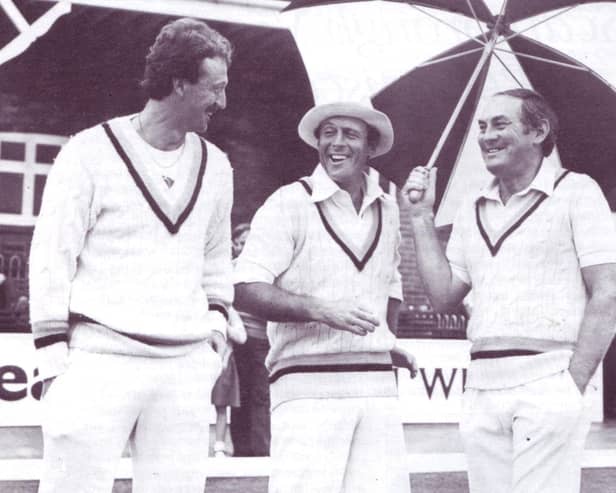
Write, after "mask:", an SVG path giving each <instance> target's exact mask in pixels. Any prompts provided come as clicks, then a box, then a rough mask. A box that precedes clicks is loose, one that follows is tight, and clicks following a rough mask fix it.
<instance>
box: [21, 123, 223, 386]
mask: <svg viewBox="0 0 616 493" xmlns="http://www.w3.org/2000/svg"><path fill="white" fill-rule="evenodd" d="M129 118H130V117H129V116H125V117H119V118H115V119H113V120H111V121H110V122H108V125H103V126H102V125H97V126H95V127H93V128H90V129H87V130H84V131H82V132H80V133H78V134H77V135H75V136H74V137H72V138H71V139H70V140H69V142H68V143H67V144H66V145H65V146H64V147H63V149H62V150H61V152H60V153H59V155H58V157H57V159H56V162H55V164H54V166H53V168H52V169H51V172H50V174H49V177H48V181H47V186H46V188H45V192H44V197H43V203H42V207H41V212H40V215H39V218H38V220H37V224H36V227H35V231H34V235H33V240H32V247H31V254H30V310H31V313H30V315H31V323H32V331H33V334H34V339H35V345H36V347H37V349H38V351H37V353H38V354H39V369H40V372H41V376H42V377H43V378H45V377H48V376H53V375H56V374H58V373H61V372H62V371H63V369H64V368H65V365H66V357H67V343H68V344H70V345H71V346H73V345H77V346H79V347H81V348H85V349H89V350H92V351H98V352H120V353H123V352H125V353H126V354H137V355H147V356H151V355H156V356H165V355H175V354H178V352H180V353H181V351H182V349H181V348H183V347H186V348H188V347H190V346H191V345H192V344H195V343H200V342H202V341H204V340H205V339H206V338H207V337H208V336H209V334H210V332H211V330H220V331H222V332H224V331H225V328H226V324H225V321H224V319H223V318H222V317H221V316H220V313H218V312H215V311H211V310H209V304H213V303H217V304H221V305H223V306H224V305H226V306H228V305H230V304H231V302H232V299H233V286H232V280H231V272H232V265H231V258H230V252H231V239H230V210H231V205H232V200H233V198H232V197H233V190H232V188H233V185H232V170H231V167H230V164H229V161H228V159H227V157H226V155H225V154H224V153H223V152H222V151H221V150H220V149H218V148H217V147H216V146H214V145H213V144H211V143H209V142H206V141H204V140H202V139H200V138H199V137H198V136H197V135H196V134H187V136H186V139H187V140H186V146H187V148H186V153H188V154H189V155H190V156H191V161H190V163H189V166H190V170H189V179H188V180H186V185H185V189H184V190H183V192H182V196H181V197H180V199H179V200H177V201H176V202H175V203H173V204H171V203H169V201H168V200H166V199H165V197H164V195H162V194H161V193H160V188H159V187H157V186H155V184H153V183H152V182H151V176H150V174H149V173H148V172H147V168H146V166H147V164H146V163H145V162H144V159H147V156H144V155H142V154H140V153H139V152H137V151H135V146H134V145H133V144H134V143H132V142H131V139H132V138H134V135H133V134H131V132H129V131H127V127H126V126H127V125H130V121H129ZM72 320H77V322H75V323H73V322H72ZM79 320H81V321H79ZM84 320H85V321H84ZM122 341H126V343H127V344H126V345H125V347H123V346H122ZM150 347H151V348H156V351H154V352H153V353H152V354H150V353H149V351H148V349H147V348H150ZM142 352H143V353H144V354H140V353H142Z"/></svg>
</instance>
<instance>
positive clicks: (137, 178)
mask: <svg viewBox="0 0 616 493" xmlns="http://www.w3.org/2000/svg"><path fill="white" fill-rule="evenodd" d="M103 129H104V130H105V133H106V134H107V137H109V140H110V141H111V144H112V145H113V147H114V149H115V150H116V152H117V153H118V155H119V156H120V158H121V159H122V161H124V164H125V165H126V168H127V169H128V172H129V173H130V175H131V177H132V178H133V181H134V182H135V184H136V185H137V188H139V190H140V191H141V194H142V195H143V197H144V198H145V200H146V202H147V203H148V205H149V206H150V208H151V209H152V212H154V214H155V215H156V217H158V219H159V220H160V221H161V222H162V223H163V224H164V226H165V228H167V231H169V233H171V234H173V235H174V234H176V233H177V232H178V231H179V230H180V228H181V226H182V224H184V221H186V219H187V218H188V216H189V215H190V213H191V212H192V210H193V208H194V206H195V203H196V202H197V198H198V196H199V192H200V191H201V185H202V184H203V175H204V174H205V168H206V166H207V147H206V145H205V142H204V141H203V139H199V141H200V142H201V164H200V166H199V172H198V174H197V180H196V182H195V187H194V189H193V192H192V195H191V197H190V200H189V201H188V203H187V204H186V207H184V210H182V212H181V213H180V215H179V216H178V218H177V220H176V221H175V222H174V221H173V220H172V219H171V218H169V216H167V214H165V212H164V211H163V210H162V208H161V206H160V204H159V203H158V202H157V201H156V199H155V198H154V196H153V195H152V193H151V192H150V190H149V189H148V187H147V185H146V184H145V182H144V180H143V178H142V177H141V175H140V174H139V172H138V171H137V168H136V167H135V165H134V164H133V163H132V161H131V159H130V158H129V157H128V154H127V153H126V152H125V150H124V149H123V147H122V145H121V144H120V142H119V141H118V139H117V137H116V135H115V134H114V133H113V130H111V127H110V126H109V123H108V122H105V123H103Z"/></svg>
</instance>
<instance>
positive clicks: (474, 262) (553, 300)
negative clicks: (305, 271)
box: [403, 89, 616, 493]
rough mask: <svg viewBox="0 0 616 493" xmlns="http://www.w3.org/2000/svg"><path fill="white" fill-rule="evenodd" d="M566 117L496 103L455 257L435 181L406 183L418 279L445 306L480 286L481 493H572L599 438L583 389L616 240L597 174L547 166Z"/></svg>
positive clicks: (475, 348) (462, 214) (475, 484)
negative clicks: (441, 232) (439, 225)
mask: <svg viewBox="0 0 616 493" xmlns="http://www.w3.org/2000/svg"><path fill="white" fill-rule="evenodd" d="M557 132H558V119H557V117H556V115H555V113H554V111H553V110H552V109H551V108H550V106H549V105H548V103H547V102H546V101H545V99H544V98H543V97H542V96H541V95H539V94H537V93H536V92H534V91H531V90H528V89H513V90H508V91H504V92H500V93H497V94H496V95H494V96H493V97H492V98H491V99H490V100H489V102H488V104H486V105H485V109H484V110H483V112H482V113H481V116H480V117H479V146H480V148H481V152H482V155H483V159H484V161H485V164H486V167H487V169H488V171H490V173H492V174H493V175H494V179H493V180H492V182H491V183H489V184H488V185H487V186H486V187H485V188H483V189H482V190H481V191H480V192H479V193H476V194H473V195H471V196H470V197H468V200H466V201H465V202H464V204H463V205H462V207H461V209H460V211H459V213H458V215H457V217H456V218H455V220H454V223H453V231H452V233H451V238H450V240H449V244H448V246H447V251H446V253H445V252H443V251H442V250H441V248H440V244H439V242H438V240H437V237H436V232H435V229H434V222H433V211H432V208H433V205H434V176H435V175H434V174H433V175H432V177H430V176H429V173H428V171H427V170H426V169H425V168H422V167H419V168H415V169H414V170H413V171H412V172H411V174H410V176H409V179H408V181H407V183H406V185H405V188H404V190H403V196H405V197H409V195H407V193H409V192H412V191H414V192H415V193H414V194H412V195H410V198H409V200H408V202H409V203H408V205H409V208H410V213H411V224H412V227H413V231H414V237H415V246H416V249H417V261H418V265H419V270H420V273H421V276H422V279H423V280H424V284H425V286H426V288H427V290H428V293H429V296H430V299H431V301H432V303H433V305H434V306H435V307H436V308H437V309H446V308H447V307H451V306H453V305H457V304H458V303H460V301H461V300H462V299H463V297H464V296H465V295H466V294H467V293H468V292H469V290H471V288H472V291H471V295H472V304H473V312H472V316H471V318H470V321H469V326H468V338H469V339H470V342H471V354H470V359H471V361H470V366H469V371H468V378H467V381H466V390H465V393H464V404H463V408H464V410H463V416H462V420H461V423H460V431H461V433H462V437H463V441H464V444H465V448H466V454H467V458H468V474H469V483H470V491H471V492H472V493H493V492H495V491H503V492H513V493H539V492H542V493H545V492H556V491H558V492H559V493H573V492H579V489H580V463H581V458H582V452H583V450H584V441H585V438H586V435H587V432H588V429H589V423H590V420H589V416H588V413H587V412H585V409H584V407H585V406H584V392H585V391H586V388H587V386H588V382H589V380H590V379H591V377H592V375H593V373H594V372H595V370H596V368H597V366H598V365H599V363H600V362H601V359H602V358H603V356H604V355H605V352H606V351H607V349H608V347H609V345H610V341H611V340H612V337H613V334H614V328H615V326H616V233H615V232H614V225H613V220H612V217H611V212H610V209H609V207H608V204H607V202H606V200H605V198H604V196H603V194H602V192H601V189H600V188H599V186H598V185H597V183H596V182H595V181H594V180H593V179H592V178H590V177H589V176H587V175H584V174H581V173H574V172H570V171H567V170H564V169H562V168H559V167H557V166H556V165H554V164H551V163H550V162H549V161H547V160H545V159H544V158H545V157H547V156H549V155H550V153H551V152H552V150H553V148H554V145H555V143H556V137H557Z"/></svg>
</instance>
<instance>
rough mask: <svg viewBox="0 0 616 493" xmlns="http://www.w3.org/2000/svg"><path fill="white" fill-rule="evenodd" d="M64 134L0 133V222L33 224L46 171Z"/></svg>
mask: <svg viewBox="0 0 616 493" xmlns="http://www.w3.org/2000/svg"><path fill="white" fill-rule="evenodd" d="M64 142H66V137H62V136H57V135H43V134H26V133H0V190H2V193H1V194H0V224H6V225H15V226H33V225H34V222H35V221H36V216H37V215H38V213H39V211H40V208H41V197H42V195H43V189H44V188H45V182H46V179H47V174H48V173H49V170H50V169H51V166H50V165H51V164H52V163H53V161H54V159H55V157H56V155H57V154H58V152H59V151H60V148H61V147H62V145H63V144H64Z"/></svg>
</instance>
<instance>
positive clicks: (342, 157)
mask: <svg viewBox="0 0 616 493" xmlns="http://www.w3.org/2000/svg"><path fill="white" fill-rule="evenodd" d="M347 157H348V156H346V155H344V154H330V155H329V160H330V161H332V162H333V163H341V162H342V161H344V160H345V159H346V158H347Z"/></svg>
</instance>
